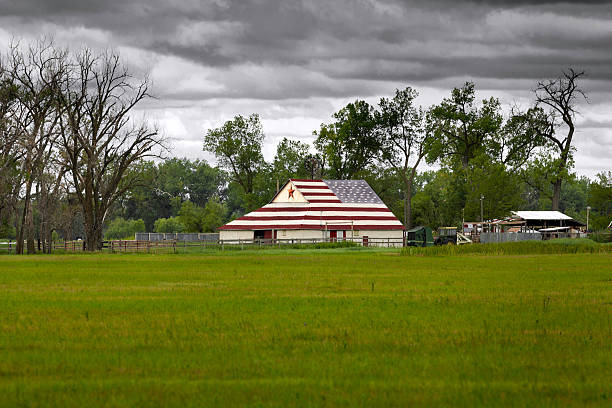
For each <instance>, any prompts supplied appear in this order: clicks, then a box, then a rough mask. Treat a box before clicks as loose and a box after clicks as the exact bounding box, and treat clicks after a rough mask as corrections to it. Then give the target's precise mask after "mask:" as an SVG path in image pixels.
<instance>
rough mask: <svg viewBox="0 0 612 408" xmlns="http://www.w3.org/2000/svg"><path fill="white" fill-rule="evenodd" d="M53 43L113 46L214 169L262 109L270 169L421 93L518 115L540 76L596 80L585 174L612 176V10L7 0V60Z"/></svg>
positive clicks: (3, 38)
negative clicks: (346, 112)
mask: <svg viewBox="0 0 612 408" xmlns="http://www.w3.org/2000/svg"><path fill="white" fill-rule="evenodd" d="M42 36H46V37H52V38H53V39H54V41H55V42H56V43H57V44H59V45H62V46H68V47H70V48H71V49H74V50H78V49H80V48H81V47H90V48H94V49H105V48H112V49H114V50H115V51H117V52H119V53H120V55H121V57H122V58H123V60H124V61H125V62H126V64H128V65H129V67H130V69H131V70H132V72H134V73H135V74H136V75H145V74H146V75H149V77H150V79H151V80H152V82H153V93H154V95H155V96H156V98H155V99H154V100H150V101H148V102H147V103H146V104H143V105H141V106H140V107H139V110H140V111H141V112H140V113H141V114H142V115H146V117H147V118H148V119H149V120H151V121H154V122H156V123H157V124H158V125H159V127H160V129H161V130H162V131H163V133H164V135H165V136H166V137H168V138H169V139H170V140H171V148H172V151H171V154H172V155H174V156H179V157H188V158H191V159H195V158H199V159H206V160H209V161H213V157H212V156H210V154H208V153H206V152H204V151H202V142H203V137H204V134H205V133H206V131H207V130H208V129H211V128H215V127H218V126H220V125H221V124H223V123H224V122H225V121H227V120H230V119H232V118H233V117H234V116H235V115H237V114H242V115H249V114H251V113H258V114H259V115H260V117H261V119H262V124H263V127H264V132H265V134H266V140H265V145H264V156H265V157H266V159H268V160H271V159H272V158H273V156H274V152H275V146H276V144H277V143H278V142H279V141H280V140H282V138H283V137H287V138H290V139H293V140H300V141H302V142H309V143H310V142H312V141H313V140H314V136H313V135H312V133H313V131H315V130H317V129H318V128H319V127H320V125H321V123H324V122H329V121H330V120H331V115H332V114H333V113H334V112H335V111H337V110H338V109H339V108H341V107H342V106H344V105H346V104H347V103H348V102H352V101H354V100H356V99H364V100H366V101H367V102H369V103H371V104H376V103H377V102H378V100H379V99H380V98H381V97H383V96H384V97H390V96H392V95H393V93H394V91H395V89H397V88H405V87H406V86H412V87H414V88H416V89H417V90H418V91H419V92H420V96H419V99H418V102H419V103H420V104H422V105H423V106H424V107H427V106H430V105H432V104H436V103H439V102H440V101H441V100H442V98H444V97H446V96H448V95H449V94H450V90H451V89H452V88H454V87H460V86H461V85H463V84H464V83H465V81H473V82H475V84H476V89H477V96H478V98H479V99H483V98H488V97H490V96H495V97H498V98H500V100H501V102H502V104H503V105H504V107H505V109H506V110H509V109H510V107H511V106H513V105H517V104H518V105H521V106H528V105H529V104H530V103H532V101H533V93H532V90H533V89H534V88H535V86H536V84H537V82H538V81H539V80H543V79H547V78H554V77H556V76H558V75H559V74H560V73H561V70H562V69H566V68H568V67H572V68H574V69H577V70H584V71H585V72H586V76H585V79H584V80H583V81H582V82H581V86H582V88H583V89H584V90H585V91H586V92H587V94H588V101H583V102H581V105H580V107H579V112H580V115H579V116H578V118H577V131H576V135H575V144H574V146H575V147H576V149H577V152H576V154H575V162H576V167H575V170H576V172H577V173H578V174H580V175H586V176H588V177H593V176H594V175H595V174H596V173H598V172H601V171H609V170H612V2H606V1H572V2H557V1H552V0H551V1H528V0H514V1H503V0H494V1H478V0H474V1H461V0H455V1H452V0H442V1H426V0H417V1H401V0H352V1H351V0H334V1H324V0H321V1H310V0H302V1H298V0H278V1H268V0H254V1H249V0H236V1H231V0H211V1H197V0H182V1H176V0H129V1H125V0H105V1H84V0H18V1H16V0H0V50H5V49H6V48H7V46H8V44H9V43H10V41H11V39H12V38H16V39H20V40H22V41H24V40H25V41H29V40H36V39H39V38H41V37H42Z"/></svg>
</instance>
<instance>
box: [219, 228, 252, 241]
mask: <svg viewBox="0 0 612 408" xmlns="http://www.w3.org/2000/svg"><path fill="white" fill-rule="evenodd" d="M254 236H255V232H254V231H249V230H220V231H219V239H220V240H221V241H226V240H239V239H244V240H249V239H253V238H254Z"/></svg>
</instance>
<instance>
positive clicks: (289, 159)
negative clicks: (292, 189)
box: [273, 137, 309, 184]
mask: <svg viewBox="0 0 612 408" xmlns="http://www.w3.org/2000/svg"><path fill="white" fill-rule="evenodd" d="M308 149H309V146H308V145H307V144H306V143H302V142H299V141H296V140H289V139H287V138H286V137H285V138H283V140H282V141H281V142H280V143H279V144H278V145H277V146H276V156H274V163H273V167H274V176H275V178H277V179H279V181H280V183H281V184H282V183H284V182H285V181H287V179H290V178H298V179H304V178H307V177H308V176H309V174H308V172H307V171H306V167H305V166H304V160H305V159H306V157H307V156H308Z"/></svg>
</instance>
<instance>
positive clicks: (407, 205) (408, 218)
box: [404, 179, 412, 229]
mask: <svg viewBox="0 0 612 408" xmlns="http://www.w3.org/2000/svg"><path fill="white" fill-rule="evenodd" d="M404 224H405V225H406V228H408V229H410V228H412V179H409V180H408V182H407V183H406V187H405V202H404Z"/></svg>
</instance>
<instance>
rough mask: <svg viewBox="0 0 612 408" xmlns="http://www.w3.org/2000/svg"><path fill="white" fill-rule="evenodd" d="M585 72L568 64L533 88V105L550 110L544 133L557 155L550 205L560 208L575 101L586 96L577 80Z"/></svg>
mask: <svg viewBox="0 0 612 408" xmlns="http://www.w3.org/2000/svg"><path fill="white" fill-rule="evenodd" d="M582 76H584V71H575V70H574V69H572V68H569V69H567V70H565V71H563V72H562V74H561V75H560V76H559V77H557V78H555V79H550V80H547V81H542V82H538V85H537V87H536V89H535V90H534V93H535V96H536V106H537V107H543V108H546V109H547V111H548V114H549V122H550V124H551V125H550V127H549V128H548V129H549V131H548V132H544V133H543V136H544V137H545V138H546V139H547V140H548V141H549V142H550V145H551V146H552V147H553V149H554V150H556V153H557V155H558V157H556V158H555V160H553V161H552V162H551V163H550V164H551V166H552V167H553V169H552V170H553V174H554V176H553V179H552V181H551V183H552V186H553V194H552V209H553V210H559V202H560V200H561V184H562V182H563V180H564V179H565V178H566V177H567V173H568V171H569V167H570V163H571V160H572V141H573V138H574V132H575V124H574V119H575V116H576V114H577V113H578V112H577V110H576V105H577V104H578V100H580V99H585V100H586V99H587V96H586V94H585V92H584V91H583V90H582V89H581V88H580V87H579V86H578V80H579V79H580V78H581V77H582ZM562 125H565V127H566V128H567V133H565V134H564V135H561V136H557V134H556V131H555V130H556V129H558V128H559V127H561V126H562Z"/></svg>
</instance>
